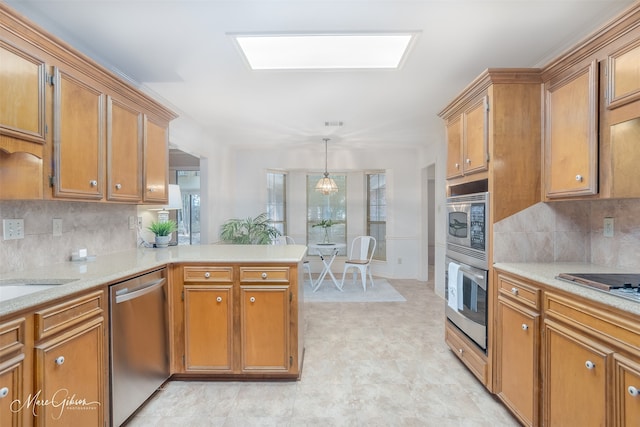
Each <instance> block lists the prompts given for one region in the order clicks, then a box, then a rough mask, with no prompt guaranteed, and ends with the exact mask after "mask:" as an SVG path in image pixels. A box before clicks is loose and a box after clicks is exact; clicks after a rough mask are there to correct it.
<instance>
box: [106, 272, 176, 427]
mask: <svg viewBox="0 0 640 427" xmlns="http://www.w3.org/2000/svg"><path fill="white" fill-rule="evenodd" d="M166 276H167V271H166V269H165V268H163V269H161V270H157V271H153V272H151V273H147V274H144V275H142V276H138V277H136V278H133V279H130V280H127V281H125V282H121V283H117V284H114V285H112V286H111V287H110V288H109V289H110V290H109V295H110V329H111V331H110V332H111V334H110V336H111V354H110V363H111V423H112V425H114V426H119V425H121V424H122V423H123V422H124V421H125V420H126V419H127V418H129V417H130V416H131V414H133V413H134V412H135V411H136V409H138V407H140V406H141V405H142V404H143V403H144V401H145V400H147V399H148V398H149V397H150V396H151V395H152V394H153V393H154V392H155V391H156V390H157V389H158V387H160V385H162V383H163V382H164V381H166V380H167V378H169V346H168V342H169V339H168V322H167V312H168V309H167V279H166Z"/></svg>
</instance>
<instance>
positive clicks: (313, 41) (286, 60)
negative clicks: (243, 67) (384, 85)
mask: <svg viewBox="0 0 640 427" xmlns="http://www.w3.org/2000/svg"><path fill="white" fill-rule="evenodd" d="M233 37H234V38H235V40H236V42H237V43H238V46H240V49H241V50H242V53H243V54H244V56H245V58H246V60H247V62H248V63H249V66H250V67H251V69H253V70H296V69H297V70H304V69H321V70H322V69H326V70H329V69H354V68H355V69H365V68H378V69H385V68H391V69H393V68H398V67H400V65H401V64H402V62H403V60H404V58H405V57H406V54H407V52H408V50H409V47H410V46H411V44H412V43H411V42H412V41H413V39H414V37H415V33H366V34H363V33H352V34H349V33H347V34H269V35H237V34H236V35H233Z"/></svg>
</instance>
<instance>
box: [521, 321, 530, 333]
mask: <svg viewBox="0 0 640 427" xmlns="http://www.w3.org/2000/svg"><path fill="white" fill-rule="evenodd" d="M527 329H529V326H528V325H527V324H526V323H523V324H522V330H523V331H526V330H527Z"/></svg>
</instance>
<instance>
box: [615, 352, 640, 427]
mask: <svg viewBox="0 0 640 427" xmlns="http://www.w3.org/2000/svg"><path fill="white" fill-rule="evenodd" d="M614 366H615V367H614V386H613V393H614V402H615V409H614V415H615V424H614V425H616V426H620V427H624V426H630V425H633V423H634V422H637V421H638V420H640V364H638V361H637V359H636V361H635V362H634V361H632V360H630V359H628V358H626V357H624V356H621V355H619V354H616V355H614ZM634 420H635V421H634Z"/></svg>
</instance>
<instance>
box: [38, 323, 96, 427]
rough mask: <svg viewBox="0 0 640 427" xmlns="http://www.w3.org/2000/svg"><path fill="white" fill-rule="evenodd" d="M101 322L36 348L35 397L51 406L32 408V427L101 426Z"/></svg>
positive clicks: (83, 327) (82, 327)
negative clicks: (34, 412) (33, 417)
mask: <svg viewBox="0 0 640 427" xmlns="http://www.w3.org/2000/svg"><path fill="white" fill-rule="evenodd" d="M104 328H105V325H104V319H102V318H99V319H95V320H93V321H91V322H88V323H87V324H85V325H82V326H81V327H79V328H77V329H73V330H70V331H68V332H66V333H63V334H62V335H60V336H59V337H56V338H54V339H51V340H48V341H45V342H43V343H42V344H40V345H38V346H36V349H35V352H36V379H37V381H36V393H40V395H39V398H40V399H43V400H44V399H47V400H50V401H51V402H52V404H51V405H42V406H39V407H37V408H36V418H35V420H36V425H42V426H45V425H46V426H58V425H59V426H72V425H76V426H81V425H83V426H102V425H103V424H104V415H105V408H104V403H105V399H104V397H105V396H104V391H105V387H104V379H105V378H104V373H105V368H106V365H105V361H104V357H103V353H104V351H103V350H104V347H103V345H104V337H105V330H104Z"/></svg>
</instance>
